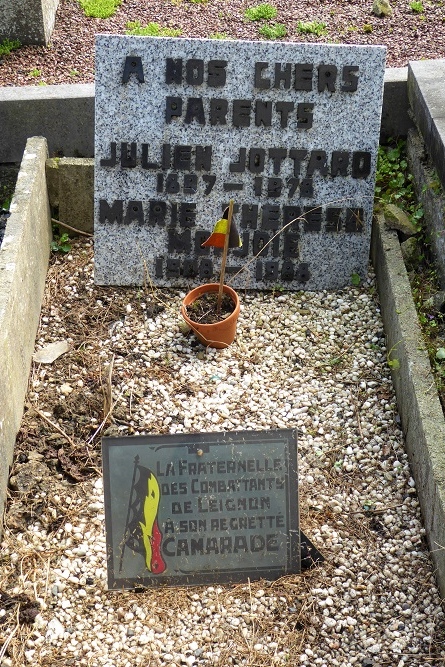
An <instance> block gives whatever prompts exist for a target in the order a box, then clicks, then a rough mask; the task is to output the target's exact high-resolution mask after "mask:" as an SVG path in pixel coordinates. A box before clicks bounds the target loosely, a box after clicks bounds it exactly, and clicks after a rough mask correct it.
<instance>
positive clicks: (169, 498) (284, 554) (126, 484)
mask: <svg viewBox="0 0 445 667" xmlns="http://www.w3.org/2000/svg"><path fill="white" fill-rule="evenodd" d="M102 449H103V466H104V494H105V522H106V533H107V554H108V586H109V588H110V589H119V588H129V587H137V586H162V585H189V584H206V583H217V582H236V581H246V580H247V578H248V577H250V578H254V579H259V578H265V579H277V578H278V577H280V576H283V575H285V574H292V573H297V572H300V566H301V561H300V548H301V545H300V532H299V517H298V480H297V434H296V431H295V430H293V429H282V430H271V431H235V432H231V433H228V432H223V433H191V434H188V435H182V434H181V435H158V436H133V437H126V438H104V439H103V444H102ZM304 539H305V538H304V536H303V541H304ZM306 541H307V543H308V544H306V545H305V551H302V558H304V556H305V555H306V556H307V553H308V549H309V550H310V548H311V546H312V545H310V543H309V541H308V540H306ZM318 555H319V554H318Z"/></svg>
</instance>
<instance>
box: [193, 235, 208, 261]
mask: <svg viewBox="0 0 445 667" xmlns="http://www.w3.org/2000/svg"><path fill="white" fill-rule="evenodd" d="M208 238H209V232H208V231H203V230H198V231H197V232H195V254H196V255H209V254H210V248H207V247H205V246H204V248H203V247H202V244H203V243H204V241H207V239H208Z"/></svg>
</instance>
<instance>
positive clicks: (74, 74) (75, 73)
mask: <svg viewBox="0 0 445 667" xmlns="http://www.w3.org/2000/svg"><path fill="white" fill-rule="evenodd" d="M69 75H70V76H71V77H75V76H80V72H79V71H78V70H77V69H70V71H69Z"/></svg>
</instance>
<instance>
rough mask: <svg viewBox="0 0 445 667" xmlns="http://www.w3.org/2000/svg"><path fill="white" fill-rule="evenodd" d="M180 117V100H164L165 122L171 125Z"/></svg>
mask: <svg viewBox="0 0 445 667" xmlns="http://www.w3.org/2000/svg"><path fill="white" fill-rule="evenodd" d="M181 116H182V100H181V98H180V97H166V98H165V122H166V123H171V122H172V120H176V119H177V118H181Z"/></svg>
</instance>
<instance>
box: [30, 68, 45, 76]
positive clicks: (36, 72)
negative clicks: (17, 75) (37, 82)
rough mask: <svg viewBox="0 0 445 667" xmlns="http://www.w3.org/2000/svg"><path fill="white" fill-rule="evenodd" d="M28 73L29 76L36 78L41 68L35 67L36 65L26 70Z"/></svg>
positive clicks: (40, 73) (40, 72) (39, 74)
mask: <svg viewBox="0 0 445 667" xmlns="http://www.w3.org/2000/svg"><path fill="white" fill-rule="evenodd" d="M28 74H29V76H32V77H34V78H35V79H36V78H37V77H38V76H42V70H40V69H37V67H34V69H32V70H31V71H30V72H28Z"/></svg>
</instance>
